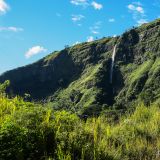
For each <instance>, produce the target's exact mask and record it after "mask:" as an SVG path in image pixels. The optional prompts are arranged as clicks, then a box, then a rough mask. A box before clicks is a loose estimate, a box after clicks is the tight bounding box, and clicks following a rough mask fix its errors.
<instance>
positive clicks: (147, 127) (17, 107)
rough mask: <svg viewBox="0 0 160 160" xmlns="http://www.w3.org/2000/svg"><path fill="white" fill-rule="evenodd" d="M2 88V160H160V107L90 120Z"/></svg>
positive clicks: (0, 98)
mask: <svg viewBox="0 0 160 160" xmlns="http://www.w3.org/2000/svg"><path fill="white" fill-rule="evenodd" d="M8 84H9V83H8V82H6V83H5V84H3V85H0V92H1V93H0V159H1V160H23V159H24V160H25V159H35V160H40V159H42V160H43V159H45V160H72V159H73V160H80V159H82V160H122V159H123V160H140V159H141V160H151V159H155V160H156V159H157V160H158V159H160V106H158V105H151V106H150V107H146V106H144V105H143V104H139V106H137V107H136V109H135V111H133V112H130V113H126V114H124V115H123V116H118V117H115V116H113V115H114V114H107V113H105V114H103V115H101V116H99V117H97V118H88V119H87V120H86V121H85V120H82V119H80V118H79V117H77V116H76V115H75V114H72V113H70V112H66V111H63V110H61V111H54V110H53V109H52V108H51V107H50V106H47V105H46V106H42V105H40V104H34V103H30V102H25V101H24V100H23V99H22V98H20V97H14V98H8V97H7V96H6V94H5V93H4V90H5V88H6V86H7V85H8Z"/></svg>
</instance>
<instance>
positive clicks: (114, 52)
mask: <svg viewBox="0 0 160 160" xmlns="http://www.w3.org/2000/svg"><path fill="white" fill-rule="evenodd" d="M116 48H117V45H115V46H114V49H113V53H112V63H111V72H110V83H112V80H113V68H114V61H115V56H116Z"/></svg>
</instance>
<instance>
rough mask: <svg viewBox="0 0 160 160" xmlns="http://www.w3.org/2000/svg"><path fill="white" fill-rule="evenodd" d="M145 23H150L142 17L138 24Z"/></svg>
mask: <svg viewBox="0 0 160 160" xmlns="http://www.w3.org/2000/svg"><path fill="white" fill-rule="evenodd" d="M144 23H148V21H147V20H146V19H140V20H138V21H137V24H138V25H139V26H140V25H142V24H144Z"/></svg>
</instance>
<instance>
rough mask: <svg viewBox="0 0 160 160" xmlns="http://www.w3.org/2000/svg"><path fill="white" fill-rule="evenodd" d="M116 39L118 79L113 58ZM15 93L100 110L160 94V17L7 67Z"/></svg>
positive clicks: (63, 105) (123, 106) (155, 99)
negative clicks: (118, 34)
mask: <svg viewBox="0 0 160 160" xmlns="http://www.w3.org/2000/svg"><path fill="white" fill-rule="evenodd" d="M115 45H116V56H115V62H114V68H113V79H112V80H113V81H112V84H111V83H110V70H111V62H112V60H111V58H112V53H113V49H114V46H115ZM5 80H10V82H11V85H10V88H9V89H8V92H9V93H10V94H14V95H15V94H16V95H17V94H18V95H21V96H23V95H24V94H25V93H28V94H30V95H31V98H32V99H34V100H48V101H50V102H51V105H52V106H53V107H54V108H55V109H69V110H71V111H74V112H75V111H76V112H78V113H79V114H88V115H92V114H99V113H100V112H101V111H102V110H103V109H108V108H109V107H111V108H116V109H127V108H129V107H130V106H132V104H134V103H135V102H136V101H139V100H140V101H143V102H144V103H146V104H149V103H151V102H156V103H158V101H159V98H160V87H159V86H160V20H156V21H154V22H152V23H148V24H144V25H142V26H141V27H139V28H133V29H131V30H129V31H127V32H125V33H124V34H123V35H121V36H120V37H116V38H103V39H101V40H97V41H94V42H90V43H82V44H78V45H75V46H73V47H69V48H66V49H64V50H62V51H59V52H54V53H52V54H50V55H49V56H47V57H45V58H43V59H41V60H40V61H38V62H36V63H34V64H31V65H28V66H25V67H21V68H17V69H15V70H12V71H8V72H6V73H4V74H3V75H1V76H0V82H4V81H5Z"/></svg>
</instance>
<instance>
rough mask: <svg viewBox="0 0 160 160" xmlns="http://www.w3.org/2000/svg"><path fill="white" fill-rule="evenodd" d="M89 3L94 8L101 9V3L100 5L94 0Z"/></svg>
mask: <svg viewBox="0 0 160 160" xmlns="http://www.w3.org/2000/svg"><path fill="white" fill-rule="evenodd" d="M91 5H92V6H93V8H94V9H96V10H101V9H102V8H103V5H102V4H100V3H97V2H95V1H93V2H92V3H91Z"/></svg>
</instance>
